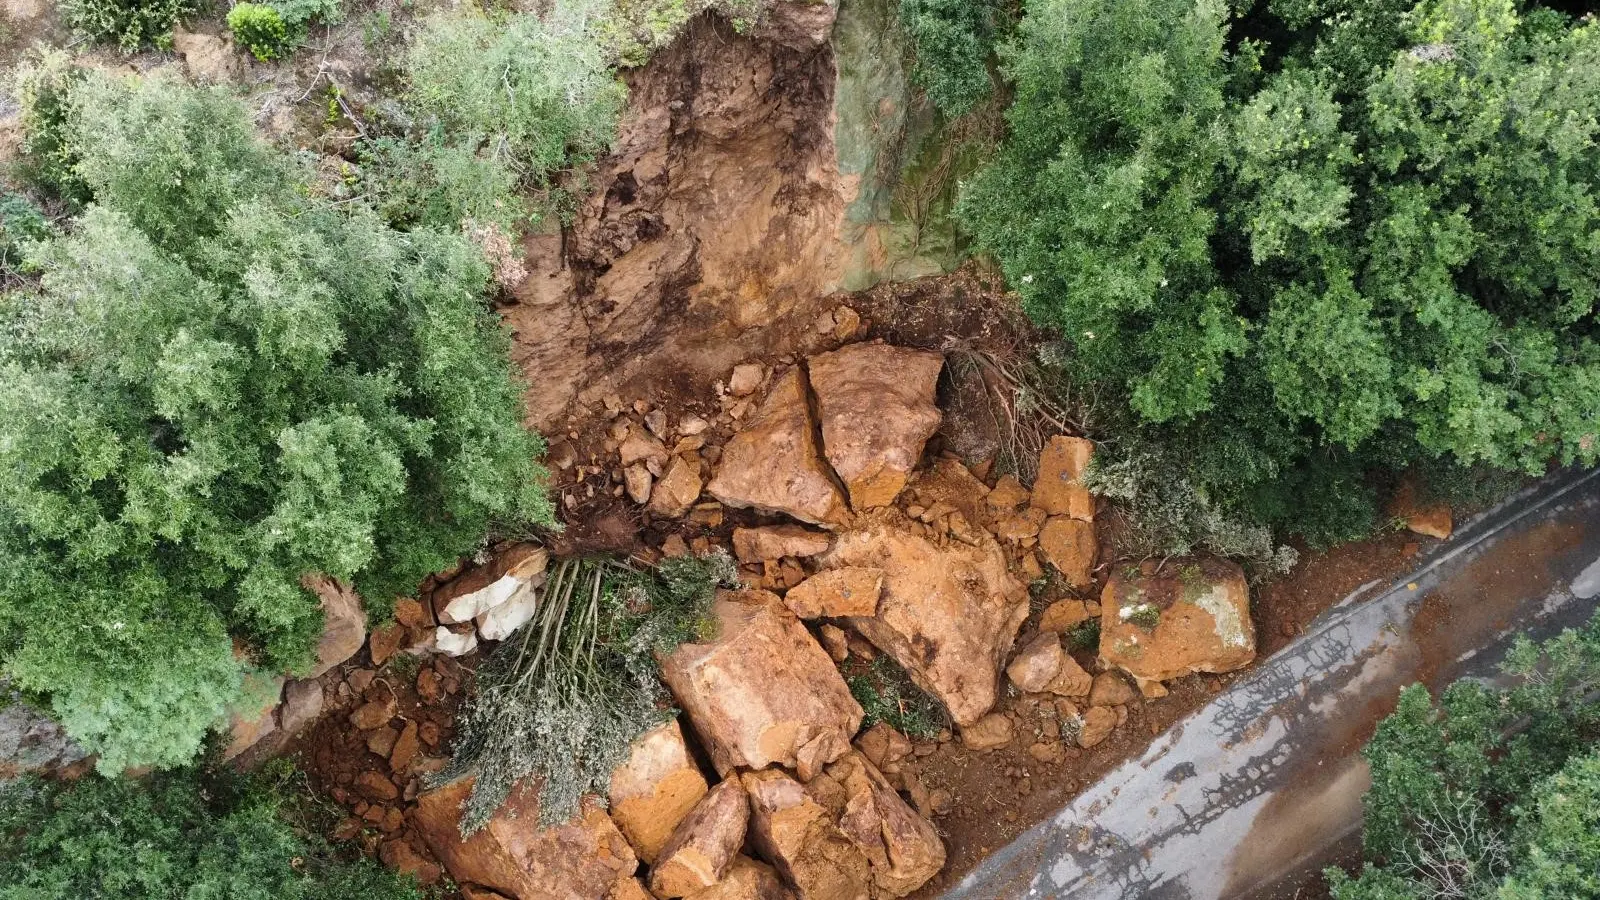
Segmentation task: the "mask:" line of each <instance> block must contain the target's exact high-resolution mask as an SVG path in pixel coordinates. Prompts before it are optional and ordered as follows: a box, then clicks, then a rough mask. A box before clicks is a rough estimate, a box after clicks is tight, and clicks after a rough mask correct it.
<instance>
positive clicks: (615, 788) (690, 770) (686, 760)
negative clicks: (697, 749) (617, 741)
mask: <svg viewBox="0 0 1600 900" xmlns="http://www.w3.org/2000/svg"><path fill="white" fill-rule="evenodd" d="M706 790H707V786H706V779H705V776H704V775H701V774H700V769H699V768H697V767H696V766H695V764H694V759H693V758H692V757H691V756H690V755H689V748H688V746H687V745H685V744H684V742H683V730H682V729H681V728H680V727H679V726H678V722H677V720H673V721H671V722H665V723H662V724H661V725H657V726H656V727H655V728H652V729H650V730H649V731H647V732H645V733H644V734H643V735H641V736H640V737H639V738H638V739H637V740H635V741H634V742H633V746H632V752H631V754H630V755H629V757H628V761H627V762H625V763H623V764H622V765H621V766H618V767H617V769H616V771H614V772H612V773H611V791H610V795H609V797H608V798H607V799H608V800H609V801H610V804H611V818H612V819H613V820H614V821H615V822H616V823H617V827H618V828H620V829H622V833H623V834H624V835H626V836H627V838H628V843H630V844H632V845H633V849H634V850H636V851H637V852H638V854H639V858H640V859H643V860H644V861H645V862H647V863H651V862H655V859H656V855H657V854H659V853H660V852H661V848H662V847H663V846H664V845H665V844H666V843H667V839H668V838H669V837H671V836H672V830H673V829H674V828H676V827H678V823H679V822H681V821H683V817H684V816H687V815H688V814H689V810H691V809H694V806H695V804H696V803H698V802H700V798H701V797H704V796H705V795H706Z"/></svg>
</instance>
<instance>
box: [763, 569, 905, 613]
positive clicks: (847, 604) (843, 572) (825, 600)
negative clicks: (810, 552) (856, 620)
mask: <svg viewBox="0 0 1600 900" xmlns="http://www.w3.org/2000/svg"><path fill="white" fill-rule="evenodd" d="M882 595H883V570H882V569H873V568H863V567H858V566H844V567H841V568H838V569H828V570H827V571H824V572H818V573H817V574H815V575H813V576H811V577H810V578H807V579H806V580H805V581H802V582H800V583H799V584H797V585H795V586H794V587H792V588H790V589H789V590H788V592H787V593H785V594H784V595H783V602H784V605H785V606H787V607H789V608H790V609H791V610H794V614H795V615H797V616H799V617H800V618H802V619H819V618H823V617H825V616H826V617H828V618H843V617H846V616H870V615H874V614H876V613H877V611H878V598H879V597H881V596H882Z"/></svg>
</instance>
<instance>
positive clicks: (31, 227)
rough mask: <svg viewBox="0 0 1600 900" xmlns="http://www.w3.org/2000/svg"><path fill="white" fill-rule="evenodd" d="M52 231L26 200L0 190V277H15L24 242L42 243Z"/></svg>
mask: <svg viewBox="0 0 1600 900" xmlns="http://www.w3.org/2000/svg"><path fill="white" fill-rule="evenodd" d="M53 231H54V229H52V228H51V226H50V220H49V219H46V218H45V217H44V212H43V211H42V210H40V209H39V207H37V206H35V205H34V204H33V202H32V201H30V200H29V199H28V198H27V197H24V196H22V195H21V194H18V193H15V192H12V191H6V190H0V275H12V276H14V275H16V274H17V272H18V270H19V269H20V268H21V267H22V266H23V259H24V248H25V247H26V246H27V245H28V243H29V242H32V241H42V240H44V239H45V238H47V237H49V236H50V235H51V234H52V233H53Z"/></svg>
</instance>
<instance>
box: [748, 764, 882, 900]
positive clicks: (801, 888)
mask: <svg viewBox="0 0 1600 900" xmlns="http://www.w3.org/2000/svg"><path fill="white" fill-rule="evenodd" d="M742 778H743V781H744V788H745V791H746V792H747V793H749V795H750V842H751V844H752V845H753V846H754V847H755V849H756V852H757V853H759V854H760V855H761V857H762V858H763V859H765V860H767V861H768V862H770V863H772V865H773V866H774V867H776V868H777V870H778V872H779V873H781V874H782V875H783V877H784V880H786V881H787V882H789V883H790V884H792V885H794V886H795V889H796V890H797V892H798V893H799V895H800V897H801V898H802V900H864V898H866V897H868V896H869V894H868V890H869V885H870V884H871V883H872V875H871V872H870V871H869V868H868V863H867V858H866V856H865V855H863V854H862V852H861V850H860V849H859V848H858V847H857V846H856V845H855V844H854V843H853V842H851V840H850V839H849V838H847V837H845V835H844V833H843V832H841V831H840V830H839V826H838V824H837V823H836V821H835V819H834V815H833V814H832V813H831V812H830V811H829V810H828V808H827V807H825V806H823V805H822V804H820V803H818V802H817V801H816V800H815V799H814V798H813V797H812V796H811V795H810V794H809V793H807V792H806V789H805V786H804V785H802V784H800V782H798V781H795V780H794V779H793V778H790V777H789V776H788V775H786V774H784V773H783V772H781V771H779V770H777V769H763V770H762V771H759V772H745V773H744V774H743V776H742Z"/></svg>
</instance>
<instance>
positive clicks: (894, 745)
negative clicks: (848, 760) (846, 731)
mask: <svg viewBox="0 0 1600 900" xmlns="http://www.w3.org/2000/svg"><path fill="white" fill-rule="evenodd" d="M855 747H856V751H857V752H859V753H860V754H861V755H862V756H865V757H866V758H867V762H870V763H872V764H873V765H874V766H877V767H878V768H879V769H880V770H883V769H885V768H887V767H890V766H893V765H894V764H895V763H898V762H899V761H900V760H902V759H905V758H906V757H907V756H910V755H911V741H909V740H907V739H906V736H905V735H903V734H901V733H900V732H898V731H896V730H894V728H892V727H890V726H889V724H888V723H887V722H879V723H878V724H876V725H874V726H872V727H871V728H868V729H867V730H866V731H863V732H861V735H860V737H857V738H856V741H855Z"/></svg>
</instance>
